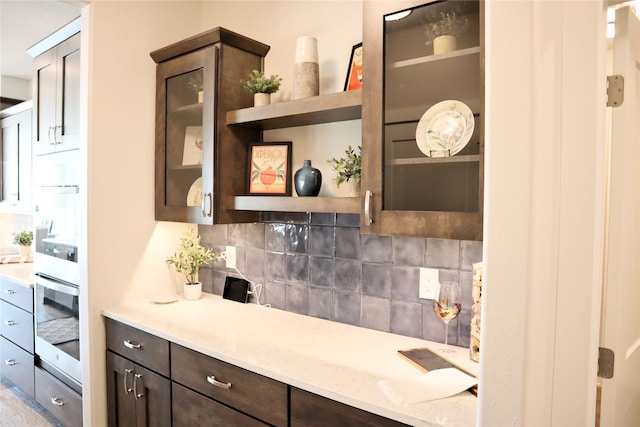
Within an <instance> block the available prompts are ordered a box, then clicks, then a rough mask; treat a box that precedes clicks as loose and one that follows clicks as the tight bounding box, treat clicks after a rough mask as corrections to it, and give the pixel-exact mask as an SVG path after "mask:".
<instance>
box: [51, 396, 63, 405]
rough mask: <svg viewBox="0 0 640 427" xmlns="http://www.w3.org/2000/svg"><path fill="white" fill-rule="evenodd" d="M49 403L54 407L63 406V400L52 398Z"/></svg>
mask: <svg viewBox="0 0 640 427" xmlns="http://www.w3.org/2000/svg"><path fill="white" fill-rule="evenodd" d="M51 403H53V404H54V405H56V406H63V405H64V400H62V399H60V398H59V397H52V398H51Z"/></svg>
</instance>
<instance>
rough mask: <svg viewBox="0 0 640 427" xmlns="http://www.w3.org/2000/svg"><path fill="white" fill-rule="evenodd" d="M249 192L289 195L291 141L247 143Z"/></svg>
mask: <svg viewBox="0 0 640 427" xmlns="http://www.w3.org/2000/svg"><path fill="white" fill-rule="evenodd" d="M247 169H248V171H249V174H248V175H249V176H248V177H247V179H248V185H247V188H248V190H249V194H254V195H269V196H290V195H291V141H288V142H252V143H249V167H248V168H247Z"/></svg>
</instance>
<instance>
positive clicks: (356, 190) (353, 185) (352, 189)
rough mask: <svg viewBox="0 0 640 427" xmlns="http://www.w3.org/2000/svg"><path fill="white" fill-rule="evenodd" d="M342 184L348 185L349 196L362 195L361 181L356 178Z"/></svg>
mask: <svg viewBox="0 0 640 427" xmlns="http://www.w3.org/2000/svg"><path fill="white" fill-rule="evenodd" d="M342 185H344V186H346V187H347V197H360V183H359V182H357V181H356V180H355V179H350V180H349V181H347V182H345V183H344V184H342Z"/></svg>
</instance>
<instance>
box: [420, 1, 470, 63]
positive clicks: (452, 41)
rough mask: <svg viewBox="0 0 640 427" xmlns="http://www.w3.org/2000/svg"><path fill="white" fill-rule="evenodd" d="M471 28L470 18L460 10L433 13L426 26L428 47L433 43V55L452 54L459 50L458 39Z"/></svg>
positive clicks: (425, 33)
mask: <svg viewBox="0 0 640 427" xmlns="http://www.w3.org/2000/svg"><path fill="white" fill-rule="evenodd" d="M467 28H469V17H468V16H467V15H463V14H461V13H460V9H459V8H457V9H453V10H448V11H441V12H440V13H439V14H436V13H432V14H431V16H430V17H427V22H426V23H425V25H424V35H425V38H426V42H425V44H426V45H430V44H431V43H433V54H434V55H438V54H441V53H445V52H451V51H453V50H456V48H457V38H458V37H460V35H461V34H463V33H464V32H465V31H466V30H467Z"/></svg>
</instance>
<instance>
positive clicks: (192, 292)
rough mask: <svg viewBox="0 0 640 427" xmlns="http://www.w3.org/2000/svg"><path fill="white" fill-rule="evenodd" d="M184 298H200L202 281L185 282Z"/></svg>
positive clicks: (192, 299) (183, 286)
mask: <svg viewBox="0 0 640 427" xmlns="http://www.w3.org/2000/svg"><path fill="white" fill-rule="evenodd" d="M182 289H183V292H184V299H186V300H189V301H195V300H199V299H200V297H201V296H202V283H200V282H197V283H185V284H184V285H182Z"/></svg>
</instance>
